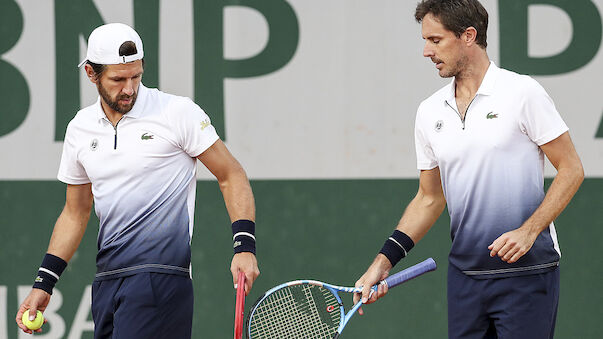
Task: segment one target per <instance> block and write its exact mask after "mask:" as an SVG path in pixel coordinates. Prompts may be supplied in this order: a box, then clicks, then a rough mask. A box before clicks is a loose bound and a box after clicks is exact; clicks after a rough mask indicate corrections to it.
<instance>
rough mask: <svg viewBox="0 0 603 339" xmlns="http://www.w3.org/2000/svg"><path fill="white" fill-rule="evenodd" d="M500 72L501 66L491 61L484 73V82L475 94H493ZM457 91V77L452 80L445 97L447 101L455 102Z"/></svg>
mask: <svg viewBox="0 0 603 339" xmlns="http://www.w3.org/2000/svg"><path fill="white" fill-rule="evenodd" d="M499 73H500V68H498V66H496V64H495V63H494V61H490V66H488V70H487V71H486V74H485V75H484V79H482V83H481V85H480V86H479V88H478V89H477V93H475V95H479V94H481V95H491V94H492V93H494V84H495V83H496V79H497V78H498V74H499ZM455 92H456V83H455V78H453V79H452V81H451V82H450V90H449V91H448V95H447V97H446V98H445V101H446V102H454V101H455V100H456V96H455Z"/></svg>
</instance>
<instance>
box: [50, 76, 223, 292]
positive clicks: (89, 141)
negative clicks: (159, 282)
mask: <svg viewBox="0 0 603 339" xmlns="http://www.w3.org/2000/svg"><path fill="white" fill-rule="evenodd" d="M217 140H218V135H217V134H216V131H215V129H214V128H213V126H212V125H211V123H210V120H209V117H208V116H207V115H206V114H205V112H203V110H202V109H201V108H200V107H199V106H197V105H196V104H195V103H194V102H192V101H191V100H190V99H188V98H184V97H178V96H174V95H170V94H166V93H163V92H160V91H158V90H157V89H148V88H146V87H144V86H143V85H142V84H141V85H140V87H139V90H138V98H137V100H136V103H135V104H134V107H133V108H132V110H131V111H130V112H128V113H127V114H125V115H124V116H123V118H122V119H121V120H120V121H119V123H118V124H117V127H115V128H114V127H113V125H112V124H111V123H110V122H109V120H108V119H107V117H106V115H105V113H104V112H103V110H102V108H101V104H100V98H99V100H98V101H97V102H96V103H95V104H93V105H91V106H88V107H86V108H84V109H82V110H80V111H79V112H78V113H77V115H76V116H75V117H74V118H73V120H71V122H70V123H69V125H68V127H67V132H66V134H65V142H64V146H63V155H62V158H61V165H60V168H59V173H58V179H59V180H60V181H62V182H64V183H67V184H74V185H77V184H86V183H92V193H93V195H94V205H95V211H96V215H97V216H98V218H99V220H100V226H99V234H98V255H97V260H96V262H97V275H96V279H97V280H103V279H110V278H116V277H120V276H126V275H131V274H135V273H139V272H162V273H170V274H178V275H186V276H188V275H189V274H190V273H189V270H190V258H191V253H190V251H191V250H190V241H191V237H192V233H193V213H194V205H195V187H196V180H195V173H196V161H197V159H196V158H195V157H196V156H198V155H199V154H201V153H203V152H204V151H205V150H206V149H208V148H209V147H210V146H211V145H213V144H214V143H215V142H216V141H217Z"/></svg>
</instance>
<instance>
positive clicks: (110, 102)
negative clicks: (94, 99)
mask: <svg viewBox="0 0 603 339" xmlns="http://www.w3.org/2000/svg"><path fill="white" fill-rule="evenodd" d="M96 87H97V89H98V94H99V95H100V96H101V98H103V101H104V102H105V104H107V106H109V108H111V109H112V110H114V111H116V112H118V113H121V114H126V113H128V112H130V111H131V110H132V107H134V104H135V103H136V98H137V97H138V92H137V91H135V92H134V94H132V95H126V94H121V95H118V96H117V97H116V98H115V100H114V99H113V98H111V95H109V93H108V92H107V90H106V89H105V87H103V85H102V83H101V82H100V81H99V82H97V84H96ZM122 99H132V102H131V103H129V104H126V105H123V104H120V103H119V100H122Z"/></svg>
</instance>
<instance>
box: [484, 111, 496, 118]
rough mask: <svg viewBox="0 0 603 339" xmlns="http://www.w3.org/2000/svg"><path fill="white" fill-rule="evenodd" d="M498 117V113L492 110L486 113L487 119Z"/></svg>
mask: <svg viewBox="0 0 603 339" xmlns="http://www.w3.org/2000/svg"><path fill="white" fill-rule="evenodd" d="M496 118H498V113H494V112H490V113H488V114H486V119H496Z"/></svg>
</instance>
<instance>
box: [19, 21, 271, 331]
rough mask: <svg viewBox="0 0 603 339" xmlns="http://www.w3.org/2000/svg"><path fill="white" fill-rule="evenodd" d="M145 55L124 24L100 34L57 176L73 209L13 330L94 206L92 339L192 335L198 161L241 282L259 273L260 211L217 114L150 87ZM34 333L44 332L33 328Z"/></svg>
mask: <svg viewBox="0 0 603 339" xmlns="http://www.w3.org/2000/svg"><path fill="white" fill-rule="evenodd" d="M143 57H144V51H143V45H142V41H141V39H140V37H139V35H138V34H137V33H136V31H134V30H133V29H132V28H130V27H129V26H127V25H124V24H119V23H114V24H107V25H103V26H100V27H98V28H96V29H95V30H94V31H93V32H92V34H90V37H89V39H88V51H87V54H86V59H85V60H84V61H82V63H80V65H79V67H81V66H84V68H85V71H86V74H87V75H88V78H89V79H90V81H91V82H92V83H94V84H95V85H96V87H97V90H98V93H99V98H98V100H97V101H96V102H95V103H94V104H93V105H91V106H88V107H86V108H84V109H82V110H80V111H79V112H78V113H77V114H76V115H75V117H74V118H73V120H71V122H70V123H69V125H68V127H67V131H66V134H65V142H64V146H63V155H62V157H61V164H60V168H59V173H58V176H57V177H58V179H59V180H60V181H62V182H64V183H66V184H67V193H66V202H65V207H64V209H63V211H62V213H61V215H60V216H59V218H58V220H57V221H56V224H55V226H54V231H53V234H52V237H51V239H50V244H49V247H48V250H47V253H46V255H45V257H44V259H43V261H42V265H41V266H40V269H39V271H38V275H37V277H36V278H35V283H34V285H33V288H32V290H31V292H30V294H29V295H28V296H27V298H26V299H25V300H24V301H23V303H22V304H21V305H20V307H19V310H18V313H17V317H16V322H17V324H18V326H19V327H20V328H21V329H22V330H23V331H24V332H27V333H32V330H30V329H28V328H27V327H26V326H25V325H24V324H23V323H22V321H21V316H22V314H23V313H24V312H25V311H26V310H30V314H34V315H35V313H36V310H40V311H42V312H43V311H44V310H45V309H46V307H47V305H48V302H49V301H50V298H51V294H52V290H53V287H54V285H55V284H56V282H57V281H58V280H59V277H60V275H61V273H62V272H63V270H64V269H65V267H66V266H67V262H68V261H69V260H70V259H71V257H72V256H73V255H74V253H75V251H76V249H77V248H78V246H79V244H80V241H81V239H82V236H83V234H84V231H85V229H86V225H87V223H88V219H89V217H90V211H91V208H92V203H93V202H94V206H95V212H96V215H97V216H98V218H99V221H100V225H99V233H98V242H97V247H98V254H97V258H96V266H97V273H96V278H95V280H94V283H93V286H92V316H93V320H94V324H95V328H94V337H95V338H190V337H191V327H192V314H193V286H192V281H191V272H190V265H191V246H190V243H191V237H192V231H193V213H194V206H195V187H196V186H195V185H196V180H195V173H196V162H197V159H199V160H200V161H201V162H202V163H203V164H204V165H205V166H206V167H207V168H208V169H209V170H210V172H211V173H213V175H215V176H216V178H217V180H218V183H219V185H220V189H221V190H222V194H223V198H224V202H225V204H226V208H227V210H228V214H229V216H230V219H231V222H232V231H233V242H234V246H233V247H234V253H235V254H234V256H233V259H232V263H231V267H230V269H231V272H232V274H233V281H235V278H236V277H237V275H238V272H239V271H242V272H244V273H245V275H246V278H247V279H246V286H245V289H246V292H247V293H249V290H250V289H251V286H252V284H253V282H254V280H255V279H256V277H257V276H258V275H259V270H258V266H257V261H256V258H255V236H254V232H255V223H254V220H255V205H254V199H253V193H252V191H251V186H250V185H249V180H248V179H247V175H246V174H245V171H244V170H243V168H242V166H241V165H240V164H239V162H238V161H237V160H236V159H235V158H234V157H233V156H232V155H231V153H230V152H229V151H228V149H227V148H226V146H225V145H224V143H223V142H222V141H221V140H220V138H219V137H218V135H217V134H216V131H215V129H214V127H213V126H212V125H211V122H210V119H209V117H208V116H207V115H206V114H205V112H204V111H203V110H202V109H201V108H200V107H199V106H197V105H196V104H195V103H194V102H193V101H192V100H190V99H189V98H184V97H179V96H175V95H171V94H167V93H163V92H161V91H159V90H157V89H150V88H146V87H145V86H144V85H143V84H142V82H141V80H142V76H143V72H144V59H143ZM37 331H38V332H39V331H41V330H37Z"/></svg>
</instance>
